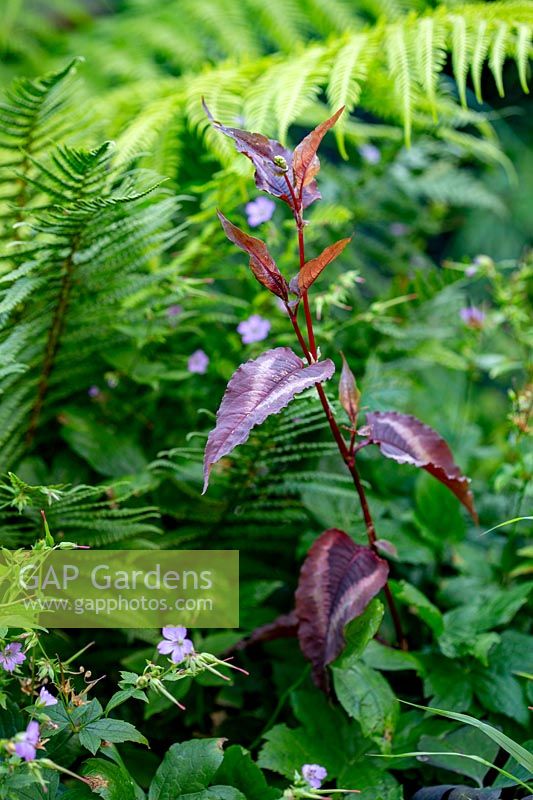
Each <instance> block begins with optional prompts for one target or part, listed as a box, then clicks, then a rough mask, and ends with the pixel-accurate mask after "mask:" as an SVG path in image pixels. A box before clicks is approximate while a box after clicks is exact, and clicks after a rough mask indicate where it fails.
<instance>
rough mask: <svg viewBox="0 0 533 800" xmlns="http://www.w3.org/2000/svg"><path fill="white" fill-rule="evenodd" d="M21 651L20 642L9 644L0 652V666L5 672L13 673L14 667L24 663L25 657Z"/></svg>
mask: <svg viewBox="0 0 533 800" xmlns="http://www.w3.org/2000/svg"><path fill="white" fill-rule="evenodd" d="M21 651H22V645H21V644H20V642H11V644H8V645H7V647H5V648H4V649H3V650H2V651H0V665H1V666H2V667H3V668H4V669H5V671H6V672H13V671H14V669H15V667H17V666H18V665H19V664H23V663H24V661H26V656H25V655H24V653H22V652H21Z"/></svg>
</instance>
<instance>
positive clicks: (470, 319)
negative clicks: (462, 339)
mask: <svg viewBox="0 0 533 800" xmlns="http://www.w3.org/2000/svg"><path fill="white" fill-rule="evenodd" d="M459 315H460V317H461V319H462V320H463V322H464V324H465V325H467V326H468V327H469V328H478V329H479V328H482V327H483V324H484V322H485V316H486V315H485V312H484V311H483V309H481V308H477V307H476V306H468V307H467V308H462V309H461V310H460V311H459Z"/></svg>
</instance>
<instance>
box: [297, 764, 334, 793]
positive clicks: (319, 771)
mask: <svg viewBox="0 0 533 800" xmlns="http://www.w3.org/2000/svg"><path fill="white" fill-rule="evenodd" d="M327 774H328V773H327V770H326V769H325V768H324V767H321V766H320V764H304V765H303V767H302V776H303V778H304V780H306V781H307V783H308V784H309V786H311V787H312V788H313V789H320V787H321V786H322V781H324V780H325V779H326V777H327Z"/></svg>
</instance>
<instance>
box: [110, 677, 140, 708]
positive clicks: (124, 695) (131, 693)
mask: <svg viewBox="0 0 533 800" xmlns="http://www.w3.org/2000/svg"><path fill="white" fill-rule="evenodd" d="M136 677H137V676H136ZM131 699H134V700H142V701H144V702H145V703H147V702H148V698H147V697H146V695H145V693H144V692H143V691H141V690H140V689H135V688H134V687H133V686H132V687H131V688H130V689H121V690H120V691H119V692H115V694H114V695H113V697H112V698H111V700H110V701H109V703H108V704H107V706H106V708H105V713H106V714H109V712H110V711H112V710H113V709H114V708H117V707H118V706H120V705H122V703H125V702H126V701H127V700H131Z"/></svg>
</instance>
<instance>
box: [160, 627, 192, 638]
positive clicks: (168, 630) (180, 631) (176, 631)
mask: <svg viewBox="0 0 533 800" xmlns="http://www.w3.org/2000/svg"><path fill="white" fill-rule="evenodd" d="M161 633H162V634H163V636H164V637H165V639H169V640H170V641H171V642H179V641H183V639H185V637H186V636H187V628H184V627H183V625H178V626H177V627H172V626H170V625H167V626H166V627H165V628H163V630H162V631H161Z"/></svg>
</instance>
